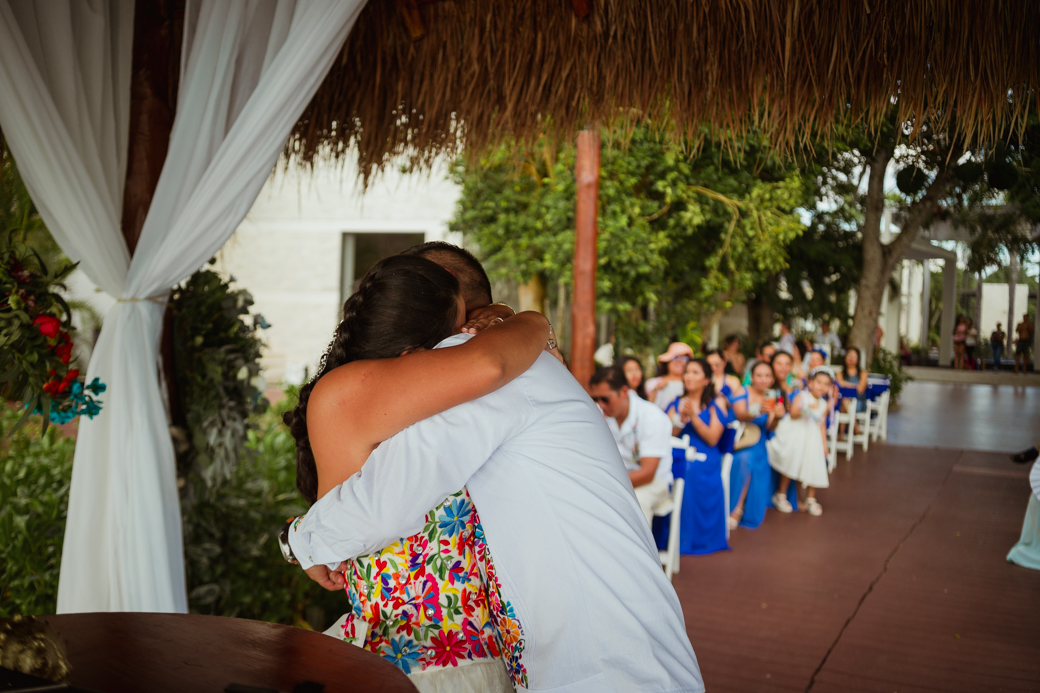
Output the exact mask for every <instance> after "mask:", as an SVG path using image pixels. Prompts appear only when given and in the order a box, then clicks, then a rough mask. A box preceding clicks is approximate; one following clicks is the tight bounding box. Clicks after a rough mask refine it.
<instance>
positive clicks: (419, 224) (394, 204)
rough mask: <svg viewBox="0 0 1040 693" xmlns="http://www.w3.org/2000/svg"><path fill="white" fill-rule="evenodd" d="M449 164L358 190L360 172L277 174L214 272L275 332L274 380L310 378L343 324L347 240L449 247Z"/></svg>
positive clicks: (390, 175)
mask: <svg viewBox="0 0 1040 693" xmlns="http://www.w3.org/2000/svg"><path fill="white" fill-rule="evenodd" d="M446 176H447V168H446V166H443V165H442V166H440V167H438V168H437V169H436V170H435V171H434V172H433V173H432V174H419V175H407V174H402V173H400V172H399V171H397V170H389V169H388V171H387V173H386V174H385V175H383V176H382V177H380V178H378V179H377V180H375V181H373V182H372V184H371V185H370V187H369V188H368V189H367V190H366V191H364V192H361V191H360V189H359V188H358V185H357V175H356V169H355V168H354V167H353V166H350V165H347V166H345V167H343V168H338V167H337V168H334V167H332V166H329V165H317V166H315V168H314V170H313V172H310V171H306V170H300V169H290V170H289V171H281V170H279V171H276V172H275V174H274V175H272V177H271V178H270V180H268V182H267V184H266V185H265V186H264V188H263V190H261V192H260V195H259V196H258V197H257V199H256V202H254V203H253V207H252V208H251V209H250V211H249V214H248V215H246V218H245V220H243V222H242V223H241V224H240V225H239V227H238V229H237V230H236V231H235V234H234V235H233V236H232V237H231V239H230V240H229V241H228V242H227V243H226V244H225V245H224V247H223V248H221V250H220V252H219V254H218V255H217V265H216V267H217V269H218V270H219V271H220V272H222V273H224V274H225V275H229V276H233V277H234V278H235V280H236V286H240V287H243V288H246V289H248V290H249V292H250V293H252V295H253V298H254V300H255V301H256V303H255V305H254V306H253V311H254V312H256V313H260V314H262V315H263V316H264V318H265V319H266V320H267V321H268V323H270V325H271V327H270V328H269V329H268V330H266V331H265V332H264V333H263V337H264V340H265V341H266V343H267V348H266V349H265V351H264V361H263V363H264V369H265V374H266V376H267V378H268V380H269V381H271V382H277V381H280V380H282V379H283V378H285V376H286V375H287V371H288V375H289V379H290V380H298V379H299V378H300V377H301V376H302V372H303V370H304V368H305V367H306V368H308V369H309V370H310V372H311V373H313V372H314V368H315V367H316V366H317V364H318V361H319V359H320V357H321V355H322V354H323V353H324V351H325V348H326V347H327V346H328V344H329V341H330V340H331V339H332V333H333V330H334V329H335V327H336V325H337V323H338V321H339V313H340V309H341V308H342V303H341V291H342V287H341V285H340V283H341V272H342V270H343V267H342V255H343V234H344V233H356V234H365V233H421V234H423V236H424V239H425V240H427V241H429V240H449V241H451V242H455V243H458V242H460V241H461V239H458V238H449V237H448V236H449V235H451V234H449V233H448V230H447V224H448V220H449V219H450V218H451V216H452V214H453V213H454V210H455V202H456V201H457V200H458V197H459V188H458V186H456V185H455V184H454V183H452V182H451V181H449V180H448V179H447V177H446Z"/></svg>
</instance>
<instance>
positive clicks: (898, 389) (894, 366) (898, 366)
mask: <svg viewBox="0 0 1040 693" xmlns="http://www.w3.org/2000/svg"><path fill="white" fill-rule="evenodd" d="M870 372H871V373H877V374H880V375H887V376H888V377H889V379H890V380H891V385H890V386H889V387H890V389H889V393H890V394H889V398H890V401H891V403H892V404H896V403H898V402H899V396H900V395H901V394H902V393H903V388H904V387H906V384H907V383H908V382H910V381H911V380H913V379H914V376H912V375H910V374H909V373H907V372H906V371H905V370H904V369H903V364H902V362H901V361H900V360H899V354H894V353H892V352H891V351H889V350H888V349H886V348H884V347H877V348H876V349H875V350H874V358H873V360H872V361H871V362H870Z"/></svg>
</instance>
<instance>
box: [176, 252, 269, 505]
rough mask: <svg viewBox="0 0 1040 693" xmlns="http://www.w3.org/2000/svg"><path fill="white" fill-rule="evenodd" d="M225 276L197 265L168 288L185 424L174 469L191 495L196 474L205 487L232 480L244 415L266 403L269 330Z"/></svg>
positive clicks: (244, 433)
mask: <svg viewBox="0 0 1040 693" xmlns="http://www.w3.org/2000/svg"><path fill="white" fill-rule="evenodd" d="M232 282H234V277H232V278H231V279H230V281H225V280H224V279H223V278H222V277H221V276H220V275H219V274H217V273H216V272H213V271H211V270H208V269H202V270H199V271H198V272H196V273H195V274H193V275H191V276H190V277H189V278H188V279H186V280H185V281H184V282H183V283H182V284H181V285H180V286H178V287H176V288H175V289H174V290H173V293H172V295H171V297H170V307H171V310H172V313H173V330H174V371H175V373H176V380H177V390H178V393H179V395H180V398H179V399H180V402H181V403H182V406H183V410H184V419H185V423H186V425H187V433H186V436H185V437H186V440H179V441H177V442H178V443H179V445H178V448H179V452H180V454H179V460H178V466H179V467H180V472H181V475H182V476H183V477H185V478H186V479H187V482H188V485H189V488H188V493H187V495H188V497H189V499H190V494H191V492H192V490H193V488H194V480H195V475H197V476H198V477H199V478H201V480H202V481H203V482H204V483H205V484H206V485H208V486H217V485H220V484H221V483H223V482H224V481H226V480H227V479H230V478H231V476H232V475H233V474H234V472H235V467H236V466H237V465H238V462H239V458H240V456H241V451H242V449H243V446H244V444H245V442H246V439H247V436H248V433H249V417H250V416H251V415H253V414H259V413H261V412H263V411H264V410H265V409H266V408H267V400H266V399H265V398H264V390H265V389H266V387H267V384H266V383H265V381H264V378H263V376H262V375H260V353H261V349H262V347H263V342H262V341H261V340H260V337H259V335H258V334H257V333H258V331H259V330H260V329H263V328H266V327H267V323H266V322H265V321H264V319H263V316H260V315H256V316H251V315H250V314H249V306H251V305H252V304H253V298H252V296H250V294H249V292H248V291H246V290H244V289H233V288H232V287H231V283H232Z"/></svg>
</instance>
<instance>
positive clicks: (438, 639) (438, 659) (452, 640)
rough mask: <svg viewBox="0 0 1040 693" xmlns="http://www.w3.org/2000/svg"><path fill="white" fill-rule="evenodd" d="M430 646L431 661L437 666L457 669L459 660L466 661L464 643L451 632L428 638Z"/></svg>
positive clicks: (443, 632)
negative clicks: (431, 652)
mask: <svg viewBox="0 0 1040 693" xmlns="http://www.w3.org/2000/svg"><path fill="white" fill-rule="evenodd" d="M430 644H431V645H433V651H434V656H433V661H434V663H435V664H437V665H439V666H442V667H446V666H449V665H451V666H453V667H457V666H458V665H459V660H460V659H462V660H465V659H466V641H465V640H463V639H461V638H459V636H458V633H456V632H455V631H453V630H448V631H441V632H440V633H437V634H436V635H434V636H433V637H432V638H430Z"/></svg>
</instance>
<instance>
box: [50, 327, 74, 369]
mask: <svg viewBox="0 0 1040 693" xmlns="http://www.w3.org/2000/svg"><path fill="white" fill-rule="evenodd" d="M54 354H55V356H57V357H58V358H60V359H61V362H62V363H68V362H69V359H70V358H71V357H72V340H71V339H69V333H68V332H62V333H61V337H59V339H58V344H57V345H56V346H55V347H54Z"/></svg>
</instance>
